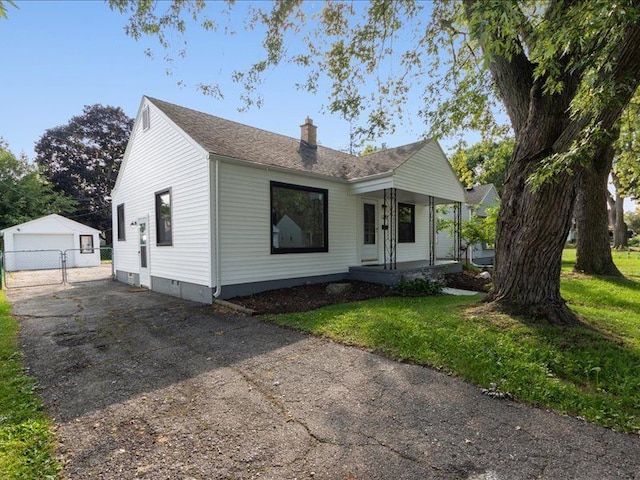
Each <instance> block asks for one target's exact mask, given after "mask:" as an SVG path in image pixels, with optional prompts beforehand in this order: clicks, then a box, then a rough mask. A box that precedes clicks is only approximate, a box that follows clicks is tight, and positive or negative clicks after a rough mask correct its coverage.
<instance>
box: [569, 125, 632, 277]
mask: <svg viewBox="0 0 640 480" xmlns="http://www.w3.org/2000/svg"><path fill="white" fill-rule="evenodd" d="M614 137H615V135H612V136H607V139H606V140H603V142H602V144H601V145H599V146H598V148H596V151H595V153H594V155H593V158H592V161H591V162H590V164H589V165H587V166H584V167H583V168H581V170H580V171H579V173H578V175H577V181H578V187H577V188H578V194H577V199H576V223H577V225H578V231H579V232H580V235H579V236H578V239H577V242H576V264H575V267H574V268H575V270H577V271H580V272H584V273H588V274H592V275H615V276H620V277H621V276H622V274H621V273H620V271H619V270H618V268H617V267H616V266H615V264H614V263H613V258H612V257H611V246H610V241H609V217H608V213H607V202H608V198H609V190H608V189H607V183H608V179H609V171H610V170H611V165H612V161H613V156H614V154H615V152H614V150H613V145H612V144H613V140H614Z"/></svg>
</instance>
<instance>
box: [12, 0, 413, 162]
mask: <svg viewBox="0 0 640 480" xmlns="http://www.w3.org/2000/svg"><path fill="white" fill-rule="evenodd" d="M17 7H18V8H17V9H16V8H13V7H11V6H8V17H9V18H8V19H6V20H4V19H3V20H0V44H1V45H3V49H2V50H3V54H2V67H3V71H4V75H3V76H2V84H1V88H0V105H1V106H2V114H1V115H0V136H2V137H3V138H4V139H5V140H6V141H7V142H8V143H9V147H10V149H11V150H12V151H13V152H14V153H16V154H18V153H20V152H22V151H24V152H25V153H26V154H27V156H28V157H29V158H33V157H34V151H33V146H34V144H35V142H36V141H37V140H38V139H39V138H40V137H41V136H42V134H43V133H44V131H45V130H46V129H48V128H52V127H55V126H58V125H62V124H65V123H67V122H68V120H69V119H70V118H71V117H72V116H74V115H78V114H81V113H82V108H83V106H85V105H92V104H96V103H100V104H103V105H112V106H119V107H122V109H123V110H124V111H125V113H126V114H127V115H129V116H130V117H135V115H136V113H137V109H138V106H139V104H140V99H141V97H142V95H149V96H152V97H156V98H159V99H162V100H166V101H169V102H172V103H177V104H179V105H183V106H186V107H190V108H194V109H196V110H200V111H204V112H207V113H211V114H213V115H217V116H220V117H223V118H227V119H231V120H235V121H239V122H242V123H245V124H248V125H252V126H255V127H259V128H264V129H267V130H271V131H275V132H278V133H282V134H285V135H289V136H293V137H297V136H299V134H300V124H301V123H303V121H304V118H305V117H306V116H309V117H311V118H312V119H313V120H314V123H315V124H316V125H318V141H319V142H320V143H321V144H323V145H325V146H328V147H332V148H338V149H346V148H348V145H349V124H348V123H347V122H346V121H344V120H341V119H340V118H339V117H338V116H337V115H330V114H327V113H326V112H324V111H323V109H322V106H323V102H322V98H321V97H320V96H317V97H316V96H313V95H311V94H310V93H308V92H302V91H297V90H296V89H295V81H299V80H301V77H300V75H299V72H296V71H294V70H295V68H294V67H285V68H278V69H276V70H275V71H274V72H272V73H270V75H269V76H268V78H267V81H266V83H265V85H264V86H263V87H261V88H262V92H263V96H264V105H263V106H262V108H259V109H258V108H255V107H254V108H251V109H250V110H249V111H248V112H243V113H241V112H238V107H239V106H240V105H241V102H240V100H239V97H240V94H241V93H242V92H241V89H240V87H239V86H238V85H236V84H234V83H233V82H232V81H231V80H230V78H231V75H230V73H231V71H232V69H234V68H242V67H243V66H244V67H245V68H246V67H247V66H249V65H250V60H251V59H252V58H256V57H255V55H256V54H258V53H259V52H260V51H261V50H260V43H259V42H260V38H261V37H260V35H259V32H254V33H249V34H245V33H243V34H242V35H236V36H234V37H227V38H225V39H223V40H217V43H216V40H215V38H212V37H211V36H210V35H206V34H205V33H204V32H202V31H200V30H196V29H194V30H193V31H192V32H190V33H188V36H187V38H186V39H187V41H188V54H187V57H186V59H184V60H182V61H177V62H176V63H175V64H174V74H173V76H169V75H167V74H166V69H167V64H166V62H165V61H163V59H162V51H161V50H159V48H155V47H156V45H157V42H155V40H152V39H146V40H141V41H138V42H136V41H135V40H134V39H132V38H130V37H128V36H126V35H125V32H124V29H123V28H124V25H125V23H126V17H125V16H124V15H122V14H120V13H116V12H113V11H111V10H110V9H109V8H108V6H107V5H106V4H105V3H104V2H101V1H71V2H65V1H19V2H17ZM150 46H151V47H154V48H155V50H156V52H157V55H156V57H155V58H153V59H151V58H148V57H147V56H146V55H145V54H144V51H145V49H146V48H147V47H150ZM212 78H214V79H217V80H218V81H219V82H220V84H221V86H222V87H223V92H224V94H225V98H224V99H223V100H217V99H214V98H212V97H207V96H204V95H203V94H202V93H200V92H199V91H198V90H197V88H196V86H197V84H198V83H200V82H206V81H208V80H210V79H212ZM178 81H183V82H184V86H178V85H177V83H178ZM399 130H401V131H399V132H398V133H396V134H394V135H392V136H387V137H384V138H382V139H380V140H379V141H378V142H377V143H381V142H386V143H387V144H388V145H389V146H396V145H401V144H404V143H409V142H412V141H415V140H417V139H419V138H420V137H421V135H423V134H424V131H425V127H424V126H423V125H421V124H419V123H418V124H417V125H414V126H412V125H410V124H408V123H407V124H405V125H403V128H402V129H399Z"/></svg>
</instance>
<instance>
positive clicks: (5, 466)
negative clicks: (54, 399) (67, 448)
mask: <svg viewBox="0 0 640 480" xmlns="http://www.w3.org/2000/svg"><path fill="white" fill-rule="evenodd" d="M9 312H10V307H9V303H8V302H7V301H6V299H5V297H4V294H3V293H2V291H0V477H1V478H7V479H9V478H15V479H25V480H26V479H32V478H42V479H54V478H57V474H58V472H59V471H60V464H59V463H58V461H57V460H56V457H55V444H54V437H53V433H52V430H51V427H52V423H51V421H50V420H49V418H48V417H47V416H46V415H45V413H44V412H43V411H42V405H41V403H40V400H39V399H38V397H37V395H36V394H35V389H36V384H35V380H34V379H33V378H31V377H28V376H26V375H24V369H23V365H22V358H21V356H20V352H19V350H18V346H17V332H18V323H17V322H16V321H15V319H13V318H12V317H11V316H10V315H9Z"/></svg>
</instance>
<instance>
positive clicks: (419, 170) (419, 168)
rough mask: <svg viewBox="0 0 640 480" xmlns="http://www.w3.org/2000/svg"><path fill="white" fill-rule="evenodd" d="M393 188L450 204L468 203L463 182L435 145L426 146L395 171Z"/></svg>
mask: <svg viewBox="0 0 640 480" xmlns="http://www.w3.org/2000/svg"><path fill="white" fill-rule="evenodd" d="M393 186H394V187H395V188H397V189H400V190H406V191H408V192H415V193H420V194H423V195H431V196H433V197H437V198H439V199H443V200H449V201H451V202H464V201H465V198H464V190H463V189H462V187H461V186H460V182H458V179H457V178H456V175H455V173H454V171H453V169H452V168H451V165H450V164H449V161H448V160H447V157H446V156H445V155H444V153H443V152H442V150H441V149H440V147H439V146H438V145H437V144H436V143H435V142H430V143H428V144H426V145H425V146H424V147H423V148H421V149H420V150H419V151H418V152H416V154H415V155H414V156H413V157H411V158H410V159H409V160H408V161H406V162H405V163H404V164H402V165H401V166H399V167H398V168H397V169H396V170H395V172H394V175H393ZM439 203H442V202H439Z"/></svg>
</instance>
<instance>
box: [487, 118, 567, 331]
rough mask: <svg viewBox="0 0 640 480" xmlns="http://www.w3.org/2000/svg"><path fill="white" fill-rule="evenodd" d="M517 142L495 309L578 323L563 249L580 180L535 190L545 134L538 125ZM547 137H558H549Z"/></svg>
mask: <svg viewBox="0 0 640 480" xmlns="http://www.w3.org/2000/svg"><path fill="white" fill-rule="evenodd" d="M531 130H532V132H531V134H530V135H525V134H523V135H521V136H520V139H519V140H518V142H517V144H516V148H515V150H514V153H513V156H512V159H511V162H510V165H509V167H508V170H507V178H506V181H505V184H504V187H503V196H502V202H501V208H500V214H499V218H498V227H497V235H496V237H497V238H496V257H495V274H494V279H493V285H494V288H493V290H492V292H491V294H490V295H489V297H488V300H489V301H491V302H493V304H494V306H495V307H498V308H499V309H500V310H506V311H507V312H509V313H514V314H519V315H525V316H527V317H542V318H546V319H548V320H549V321H550V322H552V323H555V324H564V325H568V324H574V323H576V322H577V317H576V316H575V315H574V314H573V312H571V310H569V308H568V307H567V306H566V303H565V301H564V300H563V299H562V297H561V296H560V267H561V263H562V250H563V247H564V244H565V241H566V238H567V235H568V233H569V227H570V223H571V213H572V210H573V206H574V201H575V185H574V183H575V182H574V178H572V177H571V176H570V175H569V174H567V173H560V174H558V175H557V176H556V177H555V179H554V181H550V182H546V183H545V184H543V185H542V186H541V187H540V188H539V189H537V190H535V191H534V190H533V189H532V188H531V186H530V185H529V184H528V183H527V179H528V177H529V175H530V174H531V173H532V171H533V169H535V168H536V167H537V166H538V165H539V160H540V158H539V157H538V158H536V155H535V153H532V152H540V151H543V150H542V149H539V148H538V147H539V145H537V143H538V141H540V137H539V136H537V135H535V134H539V133H541V132H540V131H539V130H538V131H536V129H535V128H533V127H532V129H531ZM547 141H548V142H552V141H553V138H552V137H551V136H547Z"/></svg>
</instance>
